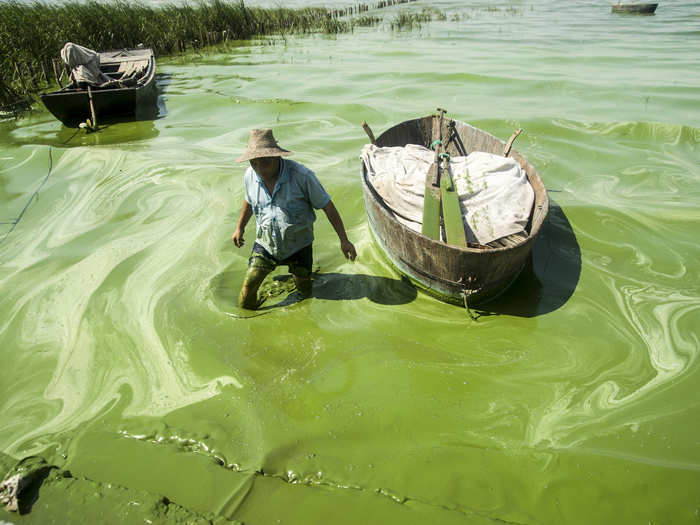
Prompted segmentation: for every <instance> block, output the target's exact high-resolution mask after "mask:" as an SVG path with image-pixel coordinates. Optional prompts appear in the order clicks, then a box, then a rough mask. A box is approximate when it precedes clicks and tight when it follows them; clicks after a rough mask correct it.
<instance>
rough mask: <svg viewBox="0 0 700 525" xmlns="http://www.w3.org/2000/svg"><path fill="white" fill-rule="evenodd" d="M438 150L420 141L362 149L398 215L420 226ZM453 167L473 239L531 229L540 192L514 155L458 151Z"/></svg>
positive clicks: (382, 192) (375, 180)
mask: <svg viewBox="0 0 700 525" xmlns="http://www.w3.org/2000/svg"><path fill="white" fill-rule="evenodd" d="M434 155H435V154H434V152H433V151H431V150H429V149H428V148H425V147H423V146H418V145H415V144H409V145H407V146H406V147H403V148H402V147H391V148H380V147H377V146H375V145H373V144H367V145H365V147H364V148H363V149H362V155H361V158H362V160H363V162H364V163H365V166H367V171H368V179H369V181H370V183H371V184H372V187H373V188H374V189H375V190H376V192H377V193H378V194H379V195H380V196H381V197H382V199H384V202H385V203H386V204H387V206H388V207H389V208H390V209H391V210H392V211H394V213H395V214H396V218H397V219H398V220H399V221H400V222H401V223H403V224H404V225H406V226H408V227H409V228H411V229H412V230H415V231H420V230H421V224H422V222H423V196H424V193H425V177H426V175H427V173H428V169H429V168H430V165H431V164H432V162H433V159H434ZM450 171H451V173H452V176H453V180H454V181H455V186H456V188H457V193H458V195H459V201H460V207H461V211H462V221H463V223H464V226H465V231H466V234H467V241H468V242H476V243H479V244H488V243H489V242H491V241H494V240H496V239H500V238H501V237H506V236H508V235H512V234H514V233H524V232H525V226H526V225H527V222H528V219H529V217H530V212H531V210H532V205H533V202H534V200H535V193H534V191H533V189H532V186H530V183H529V182H528V180H527V175H526V174H525V171H524V170H523V169H522V168H521V167H520V165H519V164H518V163H517V162H516V161H515V160H514V159H512V158H510V157H502V156H500V155H494V154H492V153H485V152H482V151H474V152H472V153H470V154H469V155H467V156H466V157H452V158H451V159H450ZM441 176H445V174H443V175H441Z"/></svg>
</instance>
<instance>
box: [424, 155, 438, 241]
mask: <svg viewBox="0 0 700 525" xmlns="http://www.w3.org/2000/svg"><path fill="white" fill-rule="evenodd" d="M436 172H437V163H436V162H433V163H432V164H431V165H430V169H429V170H428V173H427V174H426V176H425V196H424V197H423V224H422V226H421V233H422V234H423V235H425V236H426V237H430V238H431V239H435V240H436V241H439V240H440V199H441V194H440V188H437V187H435V186H433V184H432V181H433V177H437V173H436Z"/></svg>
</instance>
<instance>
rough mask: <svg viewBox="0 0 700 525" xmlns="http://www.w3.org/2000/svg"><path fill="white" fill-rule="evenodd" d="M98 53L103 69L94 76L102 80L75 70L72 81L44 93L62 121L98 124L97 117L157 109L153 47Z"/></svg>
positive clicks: (100, 65)
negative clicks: (85, 76)
mask: <svg viewBox="0 0 700 525" xmlns="http://www.w3.org/2000/svg"><path fill="white" fill-rule="evenodd" d="M76 47H80V46H76ZM64 49H65V48H64ZM82 49H85V48H82ZM92 53H94V52H92ZM95 55H98V56H99V62H98V61H97V60H95V65H96V66H97V65H98V66H99V71H95V74H96V75H93V76H95V78H97V76H99V83H97V82H88V81H83V80H85V79H82V78H80V77H77V75H76V69H73V71H72V72H71V82H70V84H68V85H67V86H66V87H63V88H61V89H59V90H58V91H53V92H51V93H44V94H42V95H41V101H42V102H43V103H44V105H45V106H46V108H47V109H48V110H49V111H50V112H51V113H52V114H53V115H54V116H55V117H56V118H57V119H58V120H60V121H61V122H63V124H65V125H66V126H69V127H77V126H78V125H79V124H80V123H81V122H85V121H86V120H87V119H92V124H93V125H95V123H96V122H95V119H99V120H100V121H102V120H103V119H105V118H107V119H111V118H117V117H119V118H121V117H124V118H129V117H136V116H138V113H139V109H140V108H142V107H144V106H147V107H153V108H155V106H156V101H157V93H156V85H155V74H156V62H155V57H154V55H153V50H152V49H150V48H144V47H141V48H135V49H121V50H116V51H105V52H101V53H95ZM62 56H63V52H62ZM64 61H65V57H64Z"/></svg>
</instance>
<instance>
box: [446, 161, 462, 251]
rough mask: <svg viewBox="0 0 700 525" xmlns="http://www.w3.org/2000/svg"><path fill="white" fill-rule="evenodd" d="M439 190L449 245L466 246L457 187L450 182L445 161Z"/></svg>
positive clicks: (450, 178)
mask: <svg viewBox="0 0 700 525" xmlns="http://www.w3.org/2000/svg"><path fill="white" fill-rule="evenodd" d="M440 192H441V194H442V218H443V222H444V223H445V237H446V242H447V244H449V245H451V246H461V247H463V248H466V247H467V235H466V232H465V231H464V223H463V222H462V208H461V206H460V205H459V195H458V194H457V188H455V186H454V184H453V183H452V177H451V175H450V173H449V166H448V165H447V162H445V163H444V168H443V170H442V176H441V177H440Z"/></svg>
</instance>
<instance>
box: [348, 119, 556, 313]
mask: <svg viewBox="0 0 700 525" xmlns="http://www.w3.org/2000/svg"><path fill="white" fill-rule="evenodd" d="M435 118H436V117H433V116H429V117H424V118H421V119H416V120H411V121H406V122H403V123H401V124H399V125H397V126H394V127H393V128H391V129H389V130H387V131H386V132H384V133H383V134H382V135H380V136H379V137H378V138H377V141H376V144H377V145H378V146H382V147H384V146H405V145H406V144H421V145H423V146H426V147H428V146H429V144H430V143H431V142H432V138H433V137H432V129H433V124H434V119H435ZM452 123H454V129H455V130H456V132H457V134H458V136H459V137H460V139H461V142H462V144H463V146H464V149H465V150H466V151H467V152H471V151H486V152H490V153H495V154H498V155H501V154H502V153H503V148H504V142H503V141H501V140H499V139H497V138H495V137H493V136H491V135H489V134H488V133H485V132H483V131H481V130H478V129H477V128H474V127H473V126H470V125H468V124H465V123H462V122H459V121H452V120H450V119H445V120H444V124H443V125H444V126H445V127H444V129H443V137H445V136H448V134H449V133H450V131H449V129H450V126H452V125H453V124H452ZM446 149H447V152H448V153H450V155H459V154H463V153H464V151H460V149H461V145H460V148H459V149H458V147H457V145H456V143H455V142H452V143H450V144H449V145H448V146H447V148H446ZM510 155H511V156H512V157H513V158H515V159H516V160H517V161H518V162H519V163H520V165H521V167H522V168H523V169H524V170H525V172H526V173H527V177H528V180H529V182H530V184H531V185H532V187H533V190H534V192H535V203H534V206H533V213H532V215H531V220H530V224H529V225H528V236H527V238H525V239H524V240H522V241H520V242H517V243H513V244H512V245H511V246H504V247H501V248H488V249H483V248H461V247H457V246H450V245H448V244H445V243H443V242H439V241H435V240H433V239H431V238H429V237H426V236H425V235H423V234H421V233H419V232H416V231H414V230H411V229H410V228H407V227H406V226H404V225H403V224H402V223H400V222H399V221H398V220H397V219H396V218H395V217H394V215H393V212H392V211H391V210H390V209H389V208H388V207H387V206H386V204H385V203H384V202H383V200H382V198H381V197H380V196H379V195H378V194H377V193H376V191H375V190H374V188H373V187H372V185H371V184H370V183H369V181H368V178H367V177H368V175H367V169H366V166H365V165H364V163H363V165H362V190H363V198H364V203H365V209H366V212H367V221H368V223H369V227H370V229H371V231H372V234H373V236H374V238H375V240H376V242H377V244H378V245H379V247H380V248H381V250H382V252H383V253H384V255H385V256H386V257H387V259H388V260H389V261H390V262H391V264H392V265H393V266H394V267H395V268H396V269H397V270H398V271H399V273H401V274H403V275H405V276H406V277H408V278H409V279H410V280H411V281H412V282H413V283H414V284H416V285H417V286H418V287H419V288H420V289H422V290H423V291H425V292H427V293H429V294H431V295H433V296H435V297H438V298H439V299H441V300H443V301H446V302H449V303H453V304H462V305H463V304H465V300H466V302H467V303H468V304H469V305H477V304H483V303H486V302H488V301H490V300H492V299H495V298H496V297H498V296H499V295H500V294H502V293H503V292H504V291H505V290H506V289H507V288H508V287H509V286H510V285H511V284H512V283H513V281H514V280H515V279H516V278H517V276H518V274H519V273H520V271H521V270H522V268H523V267H524V266H525V263H526V262H527V258H528V257H529V255H530V252H531V250H532V246H533V244H534V242H535V240H536V238H537V236H538V234H539V231H540V227H541V225H542V223H543V221H544V219H545V218H546V215H547V211H548V209H549V199H548V197H547V192H546V190H545V188H544V185H543V184H542V181H541V179H540V177H539V175H538V174H537V171H536V170H535V168H534V167H533V166H532V165H531V164H530V163H529V162H527V160H526V159H524V158H523V157H521V156H520V155H519V154H518V153H517V152H516V151H512V152H511V154H510Z"/></svg>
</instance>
